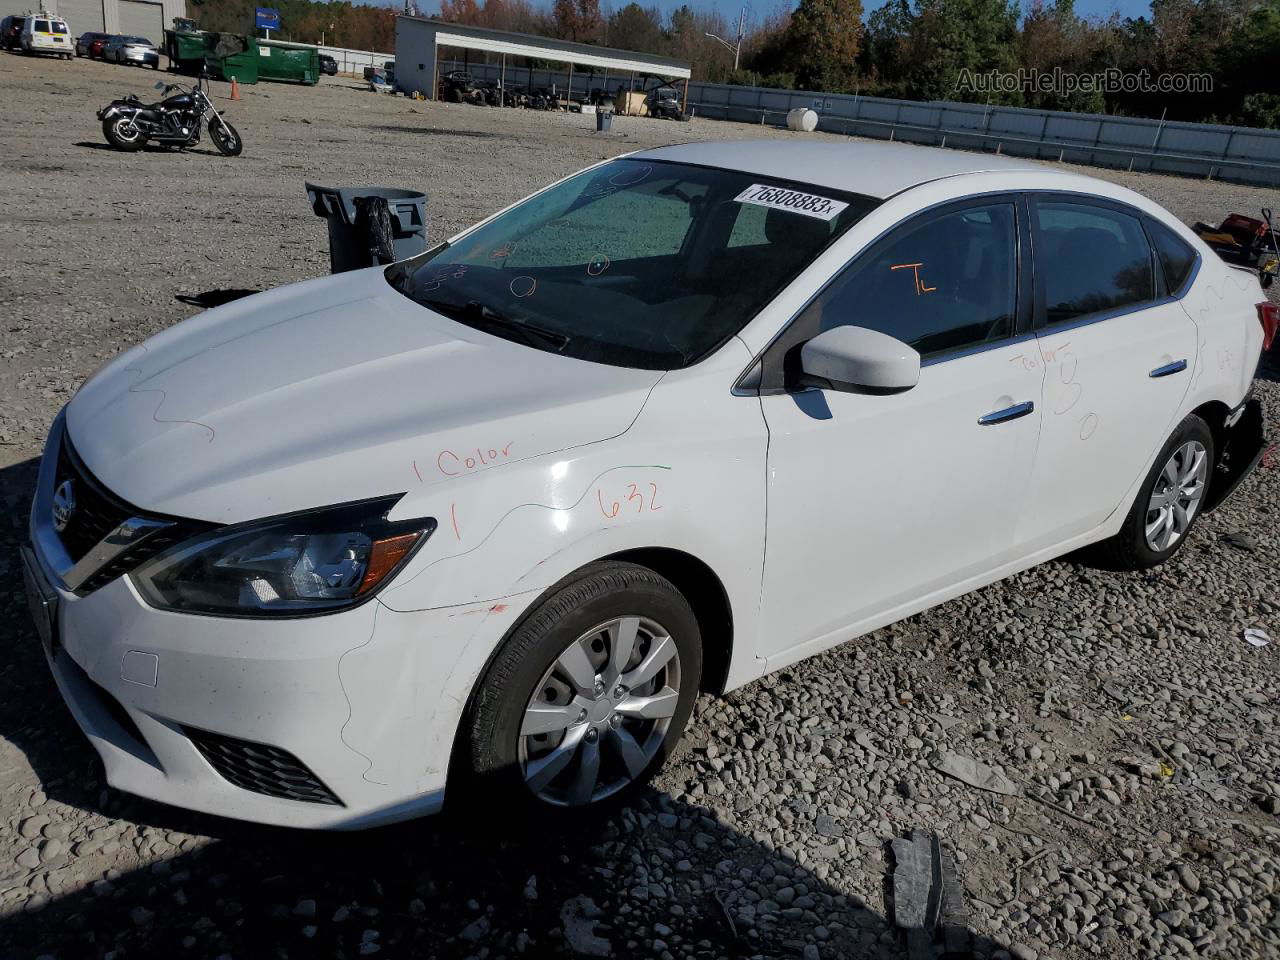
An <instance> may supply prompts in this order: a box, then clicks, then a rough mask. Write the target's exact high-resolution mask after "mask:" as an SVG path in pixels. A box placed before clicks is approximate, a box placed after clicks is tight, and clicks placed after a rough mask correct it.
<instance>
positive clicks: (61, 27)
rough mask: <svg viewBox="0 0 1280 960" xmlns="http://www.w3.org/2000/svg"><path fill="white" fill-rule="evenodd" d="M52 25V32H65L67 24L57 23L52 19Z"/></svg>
mask: <svg viewBox="0 0 1280 960" xmlns="http://www.w3.org/2000/svg"><path fill="white" fill-rule="evenodd" d="M52 26H53V32H54V33H66V32H67V25H66V24H65V23H59V22H58V21H57V20H54V21H53V24H52Z"/></svg>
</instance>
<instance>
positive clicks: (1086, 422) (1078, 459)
mask: <svg viewBox="0 0 1280 960" xmlns="http://www.w3.org/2000/svg"><path fill="white" fill-rule="evenodd" d="M1030 206H1031V226H1032V246H1033V249H1034V253H1035V277H1036V280H1035V287H1036V327H1037V344H1038V351H1037V352H1038V359H1039V361H1040V363H1042V364H1043V366H1044V370H1045V380H1044V405H1043V407H1044V418H1043V421H1042V427H1041V439H1040V452H1039V454H1038V456H1037V458H1036V463H1035V473H1034V476H1033V478H1032V482H1031V485H1030V489H1029V492H1028V500H1027V508H1026V509H1025V510H1024V512H1023V514H1022V517H1021V519H1020V521H1019V524H1018V539H1019V541H1020V544H1021V546H1022V547H1023V548H1024V552H1026V553H1032V552H1035V551H1037V550H1040V549H1042V548H1047V547H1053V546H1057V545H1060V544H1062V543H1064V542H1066V541H1070V540H1071V539H1072V538H1074V537H1078V536H1081V535H1084V534H1087V533H1089V532H1090V531H1093V530H1094V529H1095V528H1097V527H1098V526H1099V525H1100V524H1102V523H1103V522H1104V521H1105V520H1107V518H1108V517H1110V516H1111V515H1112V514H1113V513H1114V512H1115V511H1117V510H1128V508H1129V506H1130V504H1129V502H1128V497H1129V496H1130V489H1131V487H1133V485H1134V484H1135V483H1136V482H1137V481H1138V480H1139V479H1140V478H1141V477H1142V476H1143V475H1144V474H1145V472H1146V470H1147V469H1148V468H1149V465H1150V463H1151V460H1152V458H1153V457H1154V456H1155V454H1156V452H1157V450H1158V449H1159V448H1160V447H1161V446H1162V445H1163V444H1164V442H1165V440H1167V439H1168V437H1169V434H1170V432H1171V431H1172V430H1173V427H1174V424H1175V420H1176V419H1177V416H1178V412H1179V410H1180V408H1181V405H1182V401H1183V398H1184V397H1185V396H1186V393H1187V388H1188V385H1189V384H1190V382H1191V378H1192V375H1193V373H1194V366H1195V362H1196V327H1195V324H1194V323H1193V322H1192V320H1191V319H1190V317H1188V316H1187V313H1186V311H1185V310H1183V309H1182V306H1181V304H1180V303H1179V302H1178V301H1177V299H1176V297H1175V296H1172V295H1168V294H1167V293H1166V291H1165V289H1164V280H1163V275H1162V273H1161V271H1160V268H1159V265H1158V261H1157V259H1156V257H1155V255H1154V253H1153V250H1152V247H1151V243H1150V241H1149V238H1148V235H1147V230H1146V227H1145V226H1144V217H1143V215H1142V214H1141V213H1140V212H1139V211H1137V210H1135V209H1133V208H1131V207H1128V206H1125V205H1123V204H1118V203H1113V202H1110V201H1107V200H1102V199H1098V198H1093V197H1089V196H1086V195H1081V194H1047V193H1046V194H1032V195H1031V197H1030Z"/></svg>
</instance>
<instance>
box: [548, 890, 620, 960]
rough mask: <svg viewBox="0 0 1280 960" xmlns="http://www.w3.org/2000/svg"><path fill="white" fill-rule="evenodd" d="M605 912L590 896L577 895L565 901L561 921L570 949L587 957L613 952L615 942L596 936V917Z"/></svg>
mask: <svg viewBox="0 0 1280 960" xmlns="http://www.w3.org/2000/svg"><path fill="white" fill-rule="evenodd" d="M603 913H604V911H603V910H601V909H600V908H599V907H597V906H596V904H595V901H594V900H592V899H591V898H590V897H584V896H577V897H574V898H572V899H571V900H566V901H565V902H564V906H562V907H561V908H560V923H561V924H562V925H563V926H564V940H565V943H567V944H568V945H569V949H570V950H572V951H573V952H574V953H580V954H582V955H583V956H585V957H607V956H609V955H611V954H612V953H613V944H611V943H610V942H609V941H608V940H606V939H604V937H597V936H596V919H597V918H598V917H600V916H601V915H602V914H603Z"/></svg>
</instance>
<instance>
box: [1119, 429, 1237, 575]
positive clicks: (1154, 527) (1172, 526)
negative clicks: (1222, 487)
mask: <svg viewBox="0 0 1280 960" xmlns="http://www.w3.org/2000/svg"><path fill="white" fill-rule="evenodd" d="M1215 462H1216V461H1215V459H1214V449H1213V432H1212V431H1211V430H1210V429H1209V425H1208V424H1207V423H1205V422H1204V421H1203V420H1201V419H1200V418H1199V417H1197V416H1194V415H1192V416H1189V417H1187V418H1186V419H1185V420H1183V421H1182V423H1180V424H1179V425H1178V429H1177V430H1175V431H1174V432H1173V436H1171V437H1170V438H1169V441H1168V442H1167V443H1166V444H1165V445H1164V448H1163V449H1162V450H1161V451H1160V454H1159V456H1157V457H1156V462H1155V463H1154V464H1153V465H1152V467H1151V472H1150V473H1148V474H1147V478H1146V480H1145V481H1144V482H1143V484H1142V486H1141V488H1139V490H1138V497H1137V499H1136V500H1135V501H1134V503H1133V506H1132V507H1131V508H1130V510H1129V514H1128V516H1127V517H1125V521H1124V526H1122V527H1121V528H1120V532H1119V533H1117V534H1116V535H1115V536H1114V537H1112V538H1111V539H1110V540H1107V541H1105V542H1103V543H1101V544H1099V548H1100V551H1101V555H1102V559H1103V560H1104V561H1105V562H1106V564H1107V565H1108V566H1112V567H1116V568H1119V569H1121V570H1146V569H1147V568H1149V567H1154V566H1156V565H1157V564H1160V563H1164V562H1165V561H1166V560H1168V559H1169V558H1170V557H1172V556H1173V555H1174V554H1175V553H1177V552H1178V551H1179V550H1180V549H1181V548H1182V545H1183V544H1184V543H1185V542H1186V540H1187V535H1188V534H1189V533H1190V532H1191V527H1192V525H1193V524H1194V523H1195V522H1196V520H1197V519H1199V517H1200V507H1201V505H1202V504H1203V502H1204V496H1205V494H1206V493H1208V490H1209V481H1210V479H1211V478H1212V476H1213V465H1214V463H1215Z"/></svg>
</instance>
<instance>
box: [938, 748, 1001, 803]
mask: <svg viewBox="0 0 1280 960" xmlns="http://www.w3.org/2000/svg"><path fill="white" fill-rule="evenodd" d="M933 768H934V769H935V770H937V771H939V772H941V773H945V774H946V775H947V776H949V777H955V778H956V779H957V780H959V781H961V782H962V783H967V784H968V785H969V786H971V787H977V788H978V789H979V790H988V791H990V792H991V793H1001V794H1004V795H1005V796H1006V797H1016V796H1018V795H1019V794H1021V792H1022V790H1021V788H1020V787H1019V786H1018V785H1017V784H1016V783H1014V782H1013V781H1012V780H1010V779H1009V778H1008V777H1006V776H1005V775H1004V774H1003V773H1001V772H1000V771H999V770H996V769H994V768H992V767H989V766H987V765H986V764H985V763H982V762H981V761H978V760H974V759H973V758H972V757H962V756H960V754H958V753H944V754H942V755H941V756H940V757H937V758H935V759H934V761H933Z"/></svg>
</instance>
